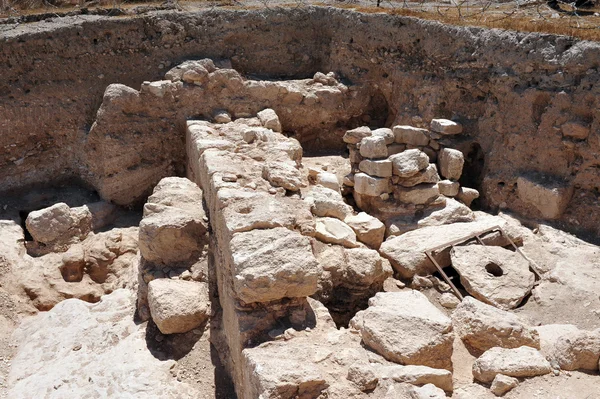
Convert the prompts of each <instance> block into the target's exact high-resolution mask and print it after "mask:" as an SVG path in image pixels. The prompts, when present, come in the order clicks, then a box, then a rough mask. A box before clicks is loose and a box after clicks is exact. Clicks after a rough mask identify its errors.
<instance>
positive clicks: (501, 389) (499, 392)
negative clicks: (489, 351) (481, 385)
mask: <svg viewBox="0 0 600 399" xmlns="http://www.w3.org/2000/svg"><path fill="white" fill-rule="evenodd" d="M517 385H519V380H517V379H516V378H514V377H509V376H507V375H504V374H498V375H496V377H494V381H492V386H491V387H490V391H492V393H493V394H494V395H496V396H503V395H504V394H505V393H507V392H508V391H510V390H511V389H513V388H515V387H516V386H517Z"/></svg>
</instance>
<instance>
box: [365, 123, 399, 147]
mask: <svg viewBox="0 0 600 399" xmlns="http://www.w3.org/2000/svg"><path fill="white" fill-rule="evenodd" d="M371 134H372V135H373V136H374V137H383V139H384V140H385V144H386V145H390V144H392V143H393V142H394V132H392V129H388V128H386V127H382V128H380V129H375V130H373V132H372V133H371Z"/></svg>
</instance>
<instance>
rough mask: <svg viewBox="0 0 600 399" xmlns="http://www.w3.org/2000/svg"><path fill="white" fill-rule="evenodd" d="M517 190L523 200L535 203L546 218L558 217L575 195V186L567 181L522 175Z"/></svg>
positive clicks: (518, 180)
mask: <svg viewBox="0 0 600 399" xmlns="http://www.w3.org/2000/svg"><path fill="white" fill-rule="evenodd" d="M517 192H518V194H519V198H520V199H521V201H523V202H526V203H528V204H531V205H533V206H534V207H535V208H536V209H537V210H538V211H539V212H540V213H541V214H542V216H543V217H544V218H547V219H558V218H560V216H561V215H562V214H563V212H564V211H565V209H566V207H567V205H568V204H569V201H570V200H571V197H572V196H573V186H572V185H570V184H568V183H566V182H558V181H554V180H553V181H551V180H549V179H543V178H536V179H532V178H528V177H525V176H520V177H519V178H518V179H517Z"/></svg>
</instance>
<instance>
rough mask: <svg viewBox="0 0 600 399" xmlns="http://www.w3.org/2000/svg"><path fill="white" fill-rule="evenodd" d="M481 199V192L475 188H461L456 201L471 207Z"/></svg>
mask: <svg viewBox="0 0 600 399" xmlns="http://www.w3.org/2000/svg"><path fill="white" fill-rule="evenodd" d="M477 198H479V191H477V190H475V189H474V188H468V187H460V188H459V189H458V194H457V195H456V199H457V200H459V201H460V202H462V203H463V204H465V205H466V206H471V202H473V201H474V200H476V199H477Z"/></svg>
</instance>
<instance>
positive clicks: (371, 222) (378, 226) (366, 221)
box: [344, 212, 385, 248]
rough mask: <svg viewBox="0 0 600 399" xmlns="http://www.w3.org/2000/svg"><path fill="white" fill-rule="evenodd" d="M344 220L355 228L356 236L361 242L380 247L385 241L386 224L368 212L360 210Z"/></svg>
mask: <svg viewBox="0 0 600 399" xmlns="http://www.w3.org/2000/svg"><path fill="white" fill-rule="evenodd" d="M344 222H345V223H346V224H347V225H348V226H350V227H351V228H352V230H354V232H355V233H356V238H358V240H359V241H360V242H363V243H365V244H367V245H368V246H370V247H372V248H379V246H380V245H381V243H382V242H383V236H384V234H385V225H384V224H383V223H382V222H381V221H380V220H379V219H377V218H375V217H373V216H371V215H369V214H368V213H366V212H360V213H359V214H358V215H351V216H348V217H346V218H345V219H344Z"/></svg>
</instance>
